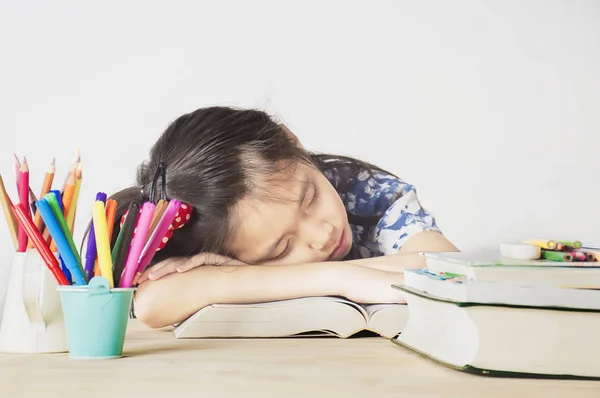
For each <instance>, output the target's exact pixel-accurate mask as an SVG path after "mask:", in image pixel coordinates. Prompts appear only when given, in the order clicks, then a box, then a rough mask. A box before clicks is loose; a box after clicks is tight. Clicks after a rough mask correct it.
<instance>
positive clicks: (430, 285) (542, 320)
mask: <svg viewBox="0 0 600 398" xmlns="http://www.w3.org/2000/svg"><path fill="white" fill-rule="evenodd" d="M583 250H586V248H585V247H583V248H581V249H580V250H579V251H583ZM588 252H591V253H592V254H594V250H593V248H589V251H588ZM596 253H597V252H596ZM423 255H424V256H425V257H426V267H425V268H424V269H408V270H406V272H405V282H404V285H402V286H393V287H394V288H397V289H400V290H402V291H403V292H404V295H405V297H406V301H407V304H408V309H409V313H408V321H407V324H406V326H405V327H404V329H403V330H402V332H401V333H400V334H399V335H398V336H396V337H394V338H393V339H392V342H394V343H397V344H399V345H401V346H404V347H408V348H410V349H412V350H414V351H416V352H418V353H419V354H421V355H424V356H426V357H428V358H430V359H432V360H434V361H436V362H438V363H441V364H443V365H446V366H449V367H452V368H454V369H457V370H462V371H465V372H469V373H475V374H480V375H488V376H505V377H548V378H600V290H599V289H600V263H599V262H597V261H595V260H596V259H595V258H592V257H590V256H588V257H587V258H586V261H574V260H569V261H551V260H547V259H545V257H544V256H542V257H541V258H540V259H533V260H516V259H509V258H505V257H501V256H500V255H499V254H494V253H425V254H423Z"/></svg>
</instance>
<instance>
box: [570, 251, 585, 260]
mask: <svg viewBox="0 0 600 398" xmlns="http://www.w3.org/2000/svg"><path fill="white" fill-rule="evenodd" d="M571 255H572V256H573V261H586V260H587V255H586V253H584V252H579V251H572V252H571Z"/></svg>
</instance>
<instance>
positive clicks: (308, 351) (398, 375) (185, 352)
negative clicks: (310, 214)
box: [0, 321, 600, 398]
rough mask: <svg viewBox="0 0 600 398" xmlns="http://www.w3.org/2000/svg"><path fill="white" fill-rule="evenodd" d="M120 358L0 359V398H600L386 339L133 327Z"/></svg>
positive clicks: (592, 389) (599, 387)
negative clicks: (198, 334)
mask: <svg viewBox="0 0 600 398" xmlns="http://www.w3.org/2000/svg"><path fill="white" fill-rule="evenodd" d="M127 333H128V334H127V339H126V342H125V351H124V355H125V357H124V358H120V359H113V360H100V361H84V360H72V359H69V358H68V355H67V354H45V355H14V354H13V355H6V354H0V397H7V398H9V397H10V398H20V397H36V398H37V397H61V398H66V397H78V398H95V397H102V398H107V397H111V396H114V397H125V396H127V397H145V398H150V397H171V396H176V397H179V396H182V397H187V396H189V397H211V398H212V397H282V398H284V397H285V398H287V397H328V398H330V397H374V398H379V397H403V398H408V397H431V398H437V397H460V398H468V397H482V398H483V397H485V398H490V397H511V398H521V397H543V398H549V397H569V398H575V397H595V398H598V397H600V382H595V381H576V380H574V381H569V380H564V381H563V380H523V379H493V378H486V377H481V376H473V375H468V374H464V373H461V372H458V371H454V370H451V369H447V368H445V367H442V366H439V365H436V364H434V363H432V362H431V361H429V360H426V359H424V358H421V357H419V356H417V355H416V354H414V353H412V352H410V351H408V350H405V349H403V348H401V347H398V346H396V345H394V344H392V343H391V342H389V341H387V340H385V339H383V338H375V337H373V338H372V337H368V338H355V339H348V340H342V339H337V338H289V339H271V340H265V339H260V340H259V339H257V340H252V339H245V340H244V339H239V340H233V339H232V340H222V339H218V340H217V339H195V340H176V339H175V338H173V336H172V334H171V332H170V331H167V330H151V329H147V328H145V327H144V326H142V325H140V324H139V323H138V322H137V321H131V322H130V324H129V328H128V332H127Z"/></svg>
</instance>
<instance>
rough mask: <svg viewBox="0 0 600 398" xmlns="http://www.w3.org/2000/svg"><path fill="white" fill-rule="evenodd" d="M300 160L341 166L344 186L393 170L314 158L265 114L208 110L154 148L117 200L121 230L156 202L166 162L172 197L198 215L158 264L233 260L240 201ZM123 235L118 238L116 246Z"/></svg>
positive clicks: (173, 127) (184, 119)
mask: <svg viewBox="0 0 600 398" xmlns="http://www.w3.org/2000/svg"><path fill="white" fill-rule="evenodd" d="M298 162H304V163H305V164H310V165H313V166H315V167H317V168H318V169H319V170H321V171H325V170H328V169H331V168H337V169H338V171H339V172H341V173H343V176H342V180H344V181H351V180H352V178H353V177H355V176H356V175H357V174H358V173H359V172H362V171H363V170H366V171H368V172H372V171H374V170H380V171H384V172H385V170H381V169H380V168H378V167H376V166H374V165H372V164H369V163H366V162H362V161H359V160H357V159H353V158H350V157H346V156H337V155H328V154H316V153H310V152H307V151H305V150H304V149H303V148H302V147H300V146H298V145H297V142H296V139H295V136H294V135H293V134H290V133H289V130H287V128H286V127H285V126H283V125H280V124H278V123H277V122H275V121H274V120H273V119H272V118H271V117H269V115H267V114H266V113H265V112H263V111H259V110H248V109H234V108H229V107H209V108H201V109H198V110H195V111H193V112H191V113H188V114H185V115H182V116H180V117H179V118H177V119H176V120H175V121H174V122H173V123H171V124H170V125H169V126H168V127H167V129H166V130H165V131H164V133H163V134H162V135H161V136H160V138H159V139H158V141H157V142H156V143H155V144H154V146H153V147H152V149H151V150H150V159H149V160H148V161H145V162H144V163H142V164H141V165H140V166H139V168H138V171H137V178H136V180H137V181H136V185H135V186H134V187H131V188H127V189H125V190H122V191H120V192H117V193H116V194H114V195H112V196H111V198H112V199H115V200H116V201H117V202H118V207H117V217H116V218H115V226H114V230H115V231H118V230H119V226H118V223H119V220H120V219H121V217H122V215H123V214H124V212H125V211H126V210H127V208H128V207H129V205H130V204H131V202H133V201H141V200H145V199H147V198H148V197H149V196H150V194H151V192H150V190H151V189H152V186H153V184H152V182H153V179H154V176H155V174H156V170H157V169H158V167H159V165H160V164H161V163H162V164H164V166H165V168H166V196H167V198H169V199H178V200H180V201H182V202H185V203H189V204H190V205H191V206H192V207H193V209H194V210H193V212H192V216H191V219H190V220H189V221H188V222H187V223H186V225H185V226H184V227H183V228H181V229H179V230H177V231H175V232H174V234H173V236H172V237H171V239H170V240H169V242H168V244H167V245H166V246H165V247H164V248H163V249H162V250H160V251H159V252H158V253H157V254H156V256H155V257H154V259H153V261H152V263H156V262H158V261H161V260H163V259H166V258H169V257H175V256H189V255H193V254H196V253H199V252H213V253H218V254H223V255H228V256H230V255H231V253H229V251H228V248H227V245H226V242H227V241H228V238H229V237H230V236H231V234H232V232H233V230H232V226H231V225H230V221H231V214H230V213H231V209H232V208H233V207H234V206H235V205H236V204H237V203H238V201H239V200H240V199H242V198H245V197H247V196H248V195H255V194H257V192H263V191H262V189H261V187H260V186H258V183H257V181H259V180H260V179H259V178H256V177H259V176H260V177H264V176H267V177H268V176H272V175H276V174H277V172H278V171H280V170H282V169H283V168H285V167H289V166H294V165H297V164H298ZM157 186H160V184H157ZM157 189H158V188H157ZM263 193H266V192H263ZM349 217H350V223H354V224H363V225H370V224H372V223H374V222H376V219H365V218H360V217H356V216H354V215H351V214H349ZM116 236H117V233H115V234H113V242H112V243H113V244H114V240H116Z"/></svg>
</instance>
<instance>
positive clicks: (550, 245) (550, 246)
mask: <svg viewBox="0 0 600 398" xmlns="http://www.w3.org/2000/svg"><path fill="white" fill-rule="evenodd" d="M523 243H526V244H528V245H533V246H539V247H541V248H542V249H547V250H554V249H556V246H557V245H556V242H555V241H553V240H544V239H529V240H525V241H523Z"/></svg>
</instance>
